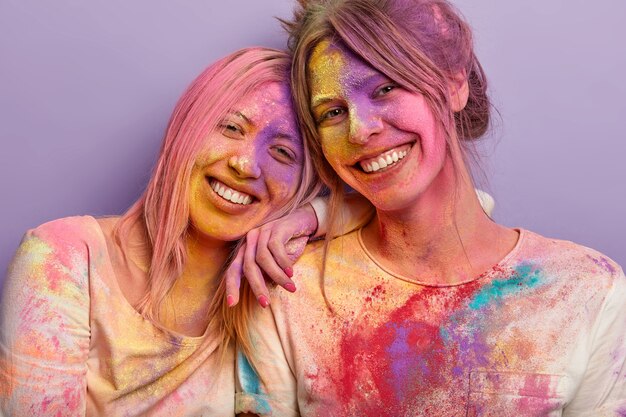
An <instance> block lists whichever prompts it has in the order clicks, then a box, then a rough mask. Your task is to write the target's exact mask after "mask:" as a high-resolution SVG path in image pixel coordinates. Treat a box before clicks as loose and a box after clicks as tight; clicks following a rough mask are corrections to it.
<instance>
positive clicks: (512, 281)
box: [469, 264, 541, 310]
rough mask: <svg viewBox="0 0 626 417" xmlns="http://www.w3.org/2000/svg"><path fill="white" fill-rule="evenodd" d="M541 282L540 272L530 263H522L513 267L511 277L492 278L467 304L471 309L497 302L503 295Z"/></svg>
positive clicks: (511, 293)
mask: <svg viewBox="0 0 626 417" xmlns="http://www.w3.org/2000/svg"><path fill="white" fill-rule="evenodd" d="M540 283H541V273H540V271H539V270H536V269H534V267H533V266H532V265H529V264H522V265H519V266H518V267H517V268H516V269H515V273H514V274H513V277H512V278H509V279H505V280H494V281H493V282H492V283H491V284H489V285H486V286H485V287H484V288H483V289H482V290H481V291H480V292H479V293H478V294H476V295H475V296H474V298H473V299H472V301H471V302H470V304H469V306H470V308H471V309H473V310H478V309H480V308H483V307H485V306H487V305H489V304H491V303H493V302H499V301H501V300H502V299H503V298H504V297H506V296H509V295H514V294H519V293H520V292H522V291H524V290H527V289H529V288H534V287H536V286H537V285H539V284H540Z"/></svg>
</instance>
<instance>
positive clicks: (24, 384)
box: [0, 217, 235, 416]
mask: <svg viewBox="0 0 626 417" xmlns="http://www.w3.org/2000/svg"><path fill="white" fill-rule="evenodd" d="M112 268H113V267H112V264H111V259H110V256H109V253H108V251H107V244H106V241H105V236H104V235H103V232H102V229H101V228H100V225H99V224H98V222H97V221H96V220H95V219H94V218H93V217H73V218H66V219H61V220H56V221H53V222H50V223H47V224H45V225H43V226H40V227H38V228H36V229H34V230H32V231H29V232H28V233H27V234H26V236H25V237H24V239H23V241H22V243H21V245H20V248H19V249H18V252H17V254H16V256H15V258H14V260H13V263H12V265H11V267H10V271H9V275H8V277H7V280H6V282H5V288H4V292H3V296H2V305H1V307H0V312H1V318H0V332H1V334H0V415H6V416H81V415H87V416H135V415H146V416H232V415H233V414H234V389H235V385H234V384H235V377H234V354H233V349H230V350H229V351H228V354H227V356H226V359H225V362H224V364H225V365H224V366H220V362H219V358H218V356H219V355H218V349H217V348H218V346H217V343H218V341H217V340H215V338H212V337H211V335H210V331H209V330H207V332H206V333H205V335H204V336H201V337H185V336H175V335H171V334H169V333H166V332H164V331H161V330H159V329H158V328H157V327H155V326H154V325H152V324H151V323H150V322H149V321H147V320H145V319H144V318H143V317H142V316H141V315H139V313H137V312H136V311H135V310H134V308H133V307H132V306H131V305H130V304H129V303H128V301H127V300H126V298H125V297H124V295H123V294H122V292H121V290H120V288H119V286H118V281H117V279H116V277H115V275H114V272H113V269H112Z"/></svg>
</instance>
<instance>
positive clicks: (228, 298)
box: [226, 294, 235, 307]
mask: <svg viewBox="0 0 626 417" xmlns="http://www.w3.org/2000/svg"><path fill="white" fill-rule="evenodd" d="M226 304H228V307H232V306H234V305H235V297H233V296H232V295H230V294H228V295H227V296H226Z"/></svg>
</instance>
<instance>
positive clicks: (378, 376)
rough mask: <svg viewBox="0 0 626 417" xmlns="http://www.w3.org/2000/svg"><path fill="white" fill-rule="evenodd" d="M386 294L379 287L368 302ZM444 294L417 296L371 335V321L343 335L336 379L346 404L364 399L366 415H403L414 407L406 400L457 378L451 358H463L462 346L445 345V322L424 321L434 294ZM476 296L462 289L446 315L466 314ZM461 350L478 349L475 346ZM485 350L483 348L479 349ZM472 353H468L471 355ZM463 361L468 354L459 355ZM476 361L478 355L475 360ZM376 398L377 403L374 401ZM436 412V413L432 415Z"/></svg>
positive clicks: (471, 288)
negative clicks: (467, 305)
mask: <svg viewBox="0 0 626 417" xmlns="http://www.w3.org/2000/svg"><path fill="white" fill-rule="evenodd" d="M383 291H384V288H383V287H382V286H380V285H379V286H377V287H375V288H374V289H373V290H372V294H371V296H368V297H367V298H366V301H369V302H371V300H372V299H373V298H375V297H376V296H377V295H380V294H382V293H383ZM439 291H442V290H441V289H439V288H426V289H425V290H423V291H422V292H420V293H419V294H415V295H414V296H412V297H411V298H410V299H409V300H408V301H407V302H406V303H405V304H404V305H403V306H402V307H400V308H398V309H397V310H395V311H393V312H392V313H391V314H390V316H389V319H388V320H387V321H386V322H385V323H384V324H382V325H380V326H378V327H376V328H374V329H371V330H369V326H368V324H367V321H368V320H367V317H365V318H364V319H363V321H364V322H363V323H356V324H355V325H354V326H350V327H349V328H346V329H345V330H344V334H343V337H342V340H341V343H340V356H341V366H340V367H339V368H340V369H341V371H339V372H338V373H337V374H336V379H335V386H336V387H337V389H338V390H339V398H340V401H342V402H343V403H345V404H348V403H350V402H351V401H352V402H353V401H354V400H355V399H357V398H358V399H359V401H360V402H362V403H364V407H363V408H362V409H361V408H360V409H359V412H363V410H367V413H368V414H365V415H372V416H373V415H383V414H385V415H390V413H391V415H401V414H402V413H403V412H405V411H406V410H405V408H404V407H407V406H410V405H409V404H407V401H405V400H403V398H404V399H406V398H416V397H417V396H418V395H421V396H428V395H429V393H433V392H435V391H436V390H437V389H439V388H440V387H441V386H445V385H447V384H449V383H450V381H449V379H450V378H451V377H452V378H453V371H452V368H453V366H454V364H453V360H451V359H452V358H456V357H458V356H459V353H458V350H459V348H460V346H459V344H458V343H455V342H454V341H451V340H450V339H446V337H444V336H443V335H445V332H442V331H441V327H440V323H443V322H445V321H446V317H445V316H442V317H441V319H442V320H441V321H440V322H436V321H434V320H433V321H432V322H425V321H421V320H420V317H423V316H425V315H426V316H428V314H425V313H424V312H425V311H427V310H429V309H431V308H432V306H430V305H429V300H431V299H433V298H434V297H432V294H431V293H435V292H439ZM475 291H476V285H471V284H470V285H466V286H464V287H462V288H461V289H460V290H459V291H458V292H457V294H456V296H454V297H449V298H448V304H449V305H447V306H445V308H444V309H443V310H444V312H442V314H446V312H454V311H456V310H458V309H459V308H461V305H462V303H463V301H465V300H467V299H468V298H469V297H470V296H471V294H473V293H474V292H475ZM461 348H465V349H474V348H475V347H474V346H472V345H471V344H466V346H462V347H461ZM478 349H479V350H481V348H480V347H479V348H478ZM468 353H469V352H468ZM460 355H464V353H460ZM472 356H474V354H472ZM372 392H375V397H376V399H375V400H372V396H371V395H370V394H371V393H372ZM433 411H434V410H433Z"/></svg>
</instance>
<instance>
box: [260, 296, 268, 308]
mask: <svg viewBox="0 0 626 417" xmlns="http://www.w3.org/2000/svg"><path fill="white" fill-rule="evenodd" d="M259 304H261V307H263V308H265V307H267V306H268V305H270V300H269V299H268V298H267V297H266V296H264V295H261V296H259Z"/></svg>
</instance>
